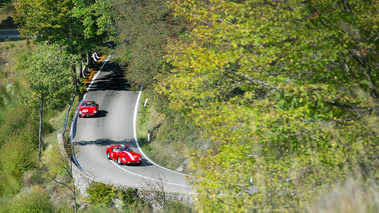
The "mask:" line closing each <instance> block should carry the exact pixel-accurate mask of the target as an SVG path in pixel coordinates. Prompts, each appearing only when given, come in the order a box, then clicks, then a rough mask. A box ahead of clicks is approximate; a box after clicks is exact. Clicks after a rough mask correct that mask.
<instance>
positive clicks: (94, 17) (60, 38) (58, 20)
mask: <svg viewBox="0 0 379 213" xmlns="http://www.w3.org/2000/svg"><path fill="white" fill-rule="evenodd" d="M16 10H17V14H16V17H15V20H16V22H18V23H20V32H21V35H22V36H24V37H26V38H28V39H29V38H32V39H34V40H35V41H37V42H41V41H48V42H49V43H54V44H58V45H60V46H61V47H63V46H67V51H68V52H70V53H71V54H79V55H82V54H83V55H84V54H86V53H87V55H88V60H89V59H90V55H91V52H92V51H94V49H95V47H96V45H104V42H106V41H108V33H107V32H108V31H107V30H108V29H109V27H110V25H111V23H112V20H111V4H110V3H109V1H93V0H58V1H52V0H38V1H30V0H18V3H17V5H16ZM89 61H90V60H89Z"/></svg>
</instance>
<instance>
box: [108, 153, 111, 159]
mask: <svg viewBox="0 0 379 213" xmlns="http://www.w3.org/2000/svg"><path fill="white" fill-rule="evenodd" d="M107 158H108V160H110V159H111V156H110V155H109V152H107Z"/></svg>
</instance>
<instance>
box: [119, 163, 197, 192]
mask: <svg viewBox="0 0 379 213" xmlns="http://www.w3.org/2000/svg"><path fill="white" fill-rule="evenodd" d="M112 163H113V164H114V165H115V166H117V167H118V168H120V169H121V170H123V171H125V172H127V173H129V174H132V175H135V176H138V177H140V178H143V179H148V180H152V181H155V182H161V180H157V179H154V178H150V177H146V176H143V175H139V174H137V173H134V172H131V171H129V170H127V169H124V168H122V167H121V166H120V165H118V164H117V163H116V162H115V161H112ZM162 182H163V183H166V184H170V185H174V186H181V187H187V188H191V186H187V185H182V184H177V183H171V182H167V181H162Z"/></svg>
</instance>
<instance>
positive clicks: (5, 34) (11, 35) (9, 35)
mask: <svg viewBox="0 0 379 213" xmlns="http://www.w3.org/2000/svg"><path fill="white" fill-rule="evenodd" d="M19 35H20V32H18V30H17V29H10V30H0V40H3V39H20V37H18V36H19Z"/></svg>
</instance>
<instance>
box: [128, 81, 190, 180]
mask: <svg viewBox="0 0 379 213" xmlns="http://www.w3.org/2000/svg"><path fill="white" fill-rule="evenodd" d="M142 87H143V85H142ZM141 93H142V88H141V90H140V91H139V94H138V98H137V101H136V105H135V108H134V115H133V130H134V141H135V142H136V144H137V147H138V150H139V151H140V152H141V154H142V155H143V157H144V158H145V159H147V160H149V161H150V162H151V163H152V164H154V165H155V166H157V167H159V168H161V169H164V170H166V171H169V172H172V173H176V174H179V175H183V176H187V175H186V174H183V173H180V172H177V171H174V170H171V169H167V168H166V167H163V166H161V165H159V164H157V163H155V162H154V161H152V160H151V159H150V158H149V157H147V155H146V154H145V153H144V152H143V150H142V149H141V147H140V145H139V143H138V139H137V113H138V106H139V100H140V99H141Z"/></svg>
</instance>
